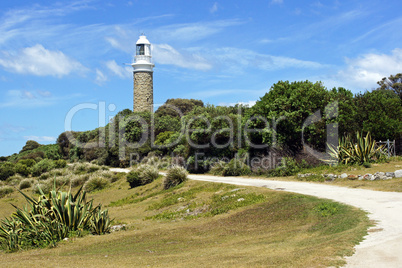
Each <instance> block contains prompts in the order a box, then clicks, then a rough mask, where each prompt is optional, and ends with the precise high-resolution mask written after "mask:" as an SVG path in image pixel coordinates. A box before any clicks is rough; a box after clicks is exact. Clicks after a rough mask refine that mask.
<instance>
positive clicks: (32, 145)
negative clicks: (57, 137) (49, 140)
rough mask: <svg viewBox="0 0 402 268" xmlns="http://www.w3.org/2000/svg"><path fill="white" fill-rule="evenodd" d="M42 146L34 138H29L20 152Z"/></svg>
mask: <svg viewBox="0 0 402 268" xmlns="http://www.w3.org/2000/svg"><path fill="white" fill-rule="evenodd" d="M39 146H40V144H39V143H38V142H36V141H33V140H28V141H27V142H26V144H25V145H24V147H22V150H21V151H20V153H22V152H25V151H31V150H33V149H36V148H38V147H39Z"/></svg>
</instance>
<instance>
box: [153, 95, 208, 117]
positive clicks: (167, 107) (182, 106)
mask: <svg viewBox="0 0 402 268" xmlns="http://www.w3.org/2000/svg"><path fill="white" fill-rule="evenodd" d="M195 107H204V103H203V102H202V101H201V100H194V99H190V100H189V99H180V98H178V99H168V100H167V101H166V102H165V104H164V105H162V106H160V107H159V108H158V109H157V110H156V112H155V114H156V115H157V116H164V115H170V116H173V117H180V113H181V114H183V115H185V114H188V113H189V112H191V111H192V110H193V109H194V108H195Z"/></svg>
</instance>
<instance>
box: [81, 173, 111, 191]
mask: <svg viewBox="0 0 402 268" xmlns="http://www.w3.org/2000/svg"><path fill="white" fill-rule="evenodd" d="M109 184H110V181H109V180H108V179H105V178H102V177H92V178H90V179H89V180H88V181H87V182H85V184H84V190H85V191H87V192H93V191H97V190H102V189H105V188H106V187H108V186H109Z"/></svg>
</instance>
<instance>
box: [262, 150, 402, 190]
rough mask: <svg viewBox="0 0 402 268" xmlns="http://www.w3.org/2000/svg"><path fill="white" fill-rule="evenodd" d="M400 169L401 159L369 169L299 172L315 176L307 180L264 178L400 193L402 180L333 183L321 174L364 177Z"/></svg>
mask: <svg viewBox="0 0 402 268" xmlns="http://www.w3.org/2000/svg"><path fill="white" fill-rule="evenodd" d="M399 169H402V159H401V158H400V157H396V158H391V161H390V162H388V163H377V164H375V163H373V164H371V167H370V168H365V167H363V166H344V165H340V166H335V167H330V166H319V167H316V168H310V169H304V170H302V171H300V173H301V174H305V173H313V174H316V175H315V176H311V177H309V178H298V177H297V176H289V177H275V178H265V179H268V180H286V181H307V180H308V181H310V182H315V183H326V184H330V185H336V186H343V187H350V188H361V189H369V190H376V191H388V192H402V178H393V179H391V180H386V181H359V180H349V179H340V178H338V179H335V180H334V181H331V182H329V181H325V179H324V178H322V176H321V174H329V173H332V174H336V175H340V174H342V173H347V174H348V175H350V174H352V175H364V174H367V173H370V174H374V173H376V172H394V171H395V170H399Z"/></svg>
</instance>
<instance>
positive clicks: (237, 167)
mask: <svg viewBox="0 0 402 268" xmlns="http://www.w3.org/2000/svg"><path fill="white" fill-rule="evenodd" d="M211 173H212V174H214V175H221V176H242V175H248V174H250V173H251V169H250V167H249V166H248V165H246V164H244V163H243V161H241V160H240V159H237V158H233V159H232V160H230V161H229V162H228V163H226V162H223V161H219V162H217V163H215V164H214V165H213V166H212V167H211Z"/></svg>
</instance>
